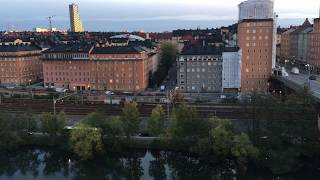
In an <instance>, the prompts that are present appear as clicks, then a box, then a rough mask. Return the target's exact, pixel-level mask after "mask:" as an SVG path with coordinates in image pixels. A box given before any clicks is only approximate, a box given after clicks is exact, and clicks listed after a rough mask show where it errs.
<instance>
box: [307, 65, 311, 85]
mask: <svg viewBox="0 0 320 180" xmlns="http://www.w3.org/2000/svg"><path fill="white" fill-rule="evenodd" d="M306 67H307V68H308V72H309V74H308V86H309V90H310V88H311V81H310V75H311V68H310V64H306Z"/></svg>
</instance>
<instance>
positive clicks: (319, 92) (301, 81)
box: [284, 73, 320, 98]
mask: <svg viewBox="0 0 320 180" xmlns="http://www.w3.org/2000/svg"><path fill="white" fill-rule="evenodd" d="M284 78H285V79H287V80H289V81H292V82H294V83H297V84H298V85H300V86H305V85H306V86H308V84H309V75H307V74H301V73H300V74H292V73H289V76H288V77H284ZM319 80H320V79H319V78H317V80H316V81H315V80H310V91H311V92H312V93H314V95H315V96H316V97H318V98H320V81H319Z"/></svg>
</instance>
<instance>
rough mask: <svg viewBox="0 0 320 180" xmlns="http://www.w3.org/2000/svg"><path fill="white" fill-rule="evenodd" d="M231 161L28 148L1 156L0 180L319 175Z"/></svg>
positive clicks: (244, 179) (237, 179) (246, 179)
mask: <svg viewBox="0 0 320 180" xmlns="http://www.w3.org/2000/svg"><path fill="white" fill-rule="evenodd" d="M230 164H232V163H230V162H229V161H228V162H226V163H222V164H221V163H220V164H219V165H216V164H213V163H212V162H211V163H209V161H206V160H200V159H197V158H194V157H192V156H189V155H186V154H181V153H173V152H163V151H162V152H159V151H158V152H153V151H131V152H127V153H126V152H123V153H121V154H113V155H108V156H104V157H103V158H99V159H96V160H93V161H87V162H85V161H78V160H76V158H74V157H72V156H71V155H69V154H66V153H65V152H63V151H60V150H52V149H36V148H28V149H23V150H19V151H18V152H10V153H6V154H4V153H2V154H1V155H0V180H34V179H36V180H69V179H72V180H100V179H101V180H120V179H132V180H135V179H143V180H149V179H150V180H152V179H155V180H166V179H169V180H189V179H190V180H193V179H194V180H282V179H283V180H299V179H304V180H313V179H314V180H316V179H319V178H317V177H316V176H312V177H308V176H310V174H305V175H303V174H302V175H287V176H286V177H278V176H273V175H270V173H267V172H257V171H251V172H250V170H249V171H247V172H246V173H244V174H243V173H239V172H237V171H236V170H235V169H234V168H232V167H231V166H232V165H230Z"/></svg>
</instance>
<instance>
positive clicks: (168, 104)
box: [167, 90, 170, 122]
mask: <svg viewBox="0 0 320 180" xmlns="http://www.w3.org/2000/svg"><path fill="white" fill-rule="evenodd" d="M167 114H168V122H169V121H170V95H169V90H168V91H167Z"/></svg>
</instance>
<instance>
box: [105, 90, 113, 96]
mask: <svg viewBox="0 0 320 180" xmlns="http://www.w3.org/2000/svg"><path fill="white" fill-rule="evenodd" d="M105 94H106V95H114V92H112V91H106V92H105Z"/></svg>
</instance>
